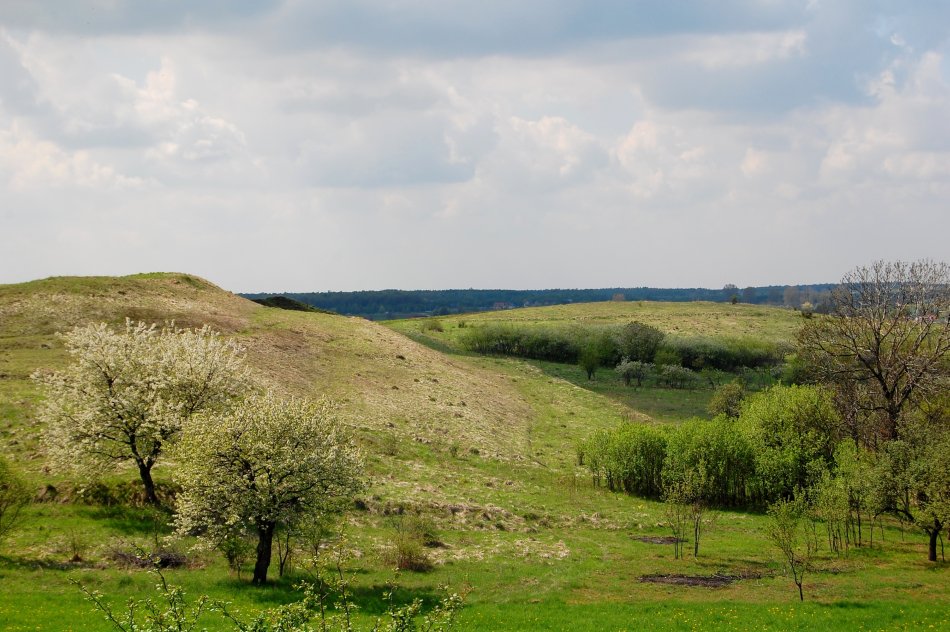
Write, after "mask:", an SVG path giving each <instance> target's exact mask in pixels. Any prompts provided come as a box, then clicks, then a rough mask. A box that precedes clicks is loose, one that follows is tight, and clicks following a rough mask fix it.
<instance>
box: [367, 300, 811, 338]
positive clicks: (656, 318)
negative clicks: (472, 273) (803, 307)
mask: <svg viewBox="0 0 950 632" xmlns="http://www.w3.org/2000/svg"><path fill="white" fill-rule="evenodd" d="M631 321H639V322H642V323H646V324H647V325H652V326H654V327H656V328H658V329H660V330H661V331H663V332H664V333H666V334H667V335H668V336H680V337H693V336H705V337H711V338H740V339H741V338H756V339H759V340H763V341H766V342H776V343H789V342H792V341H793V340H794V339H795V333H796V332H797V331H798V329H799V327H800V326H801V323H802V319H801V314H800V313H799V312H796V311H794V310H790V309H783V308H780V307H768V306H763V305H745V304H742V303H739V304H736V305H733V304H730V303H710V302H694V303H662V302H651V301H628V302H624V301H616V302H615V301H608V302H602V303H575V304H572V305H552V306H548V307H526V308H521V309H511V310H498V311H492V312H478V313H474V314H461V315H457V316H441V317H433V318H425V319H407V320H396V321H389V322H388V323H386V324H387V325H388V326H390V327H392V328H393V329H395V330H397V331H401V332H403V333H405V334H407V335H415V334H417V333H424V334H426V336H428V337H429V338H430V339H432V340H434V341H440V342H441V343H443V344H447V345H449V346H451V347H452V348H458V340H459V338H460V337H461V336H464V335H465V333H466V332H465V329H466V328H467V327H478V326H481V325H492V324H508V325H513V326H524V327H571V326H588V325H622V324H625V323H629V322H631ZM435 322H437V323H439V324H440V325H441V328H442V331H438V330H437V328H434V327H433V326H432V323H435Z"/></svg>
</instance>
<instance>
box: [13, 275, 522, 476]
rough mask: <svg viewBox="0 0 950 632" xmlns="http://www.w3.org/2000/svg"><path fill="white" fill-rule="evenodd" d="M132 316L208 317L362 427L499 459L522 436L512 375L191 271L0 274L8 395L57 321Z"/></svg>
mask: <svg viewBox="0 0 950 632" xmlns="http://www.w3.org/2000/svg"><path fill="white" fill-rule="evenodd" d="M125 318H131V319H134V320H145V321H149V322H159V323H161V322H164V321H169V320H174V321H175V322H176V323H177V324H178V325H181V326H199V325H201V324H204V323H209V324H211V325H212V326H213V327H214V328H215V329H217V330H219V331H221V332H223V333H224V334H226V335H229V336H232V337H234V338H236V339H237V340H238V341H240V343H241V344H242V345H244V346H245V347H246V349H247V356H248V361H249V363H250V364H251V366H253V367H254V368H255V370H256V371H257V372H258V373H259V374H260V375H261V377H263V378H264V380H266V382H268V383H269V384H270V385H271V387H272V388H276V389H279V390H283V391H286V392H288V393H289V394H295V395H306V396H311V397H320V396H322V395H329V396H331V397H332V398H334V399H337V400H340V401H341V402H343V404H344V405H343V413H344V415H345V416H346V418H347V419H348V420H350V422H351V423H353V424H354V425H356V426H358V427H359V428H361V429H363V430H372V431H376V432H395V433H403V434H406V435H410V436H416V437H418V436H420V435H427V436H429V437H438V436H444V437H452V438H453V440H455V441H456V442H460V443H461V444H463V445H464V447H465V448H469V447H474V448H476V449H478V450H479V451H480V452H481V453H482V454H486V455H490V456H492V457H495V458H502V459H512V458H517V457H518V456H519V454H520V453H521V452H522V451H523V448H524V445H525V436H526V420H527V419H528V417H530V410H529V407H528V405H527V403H526V402H525V401H524V400H523V398H522V397H521V396H520V395H519V394H518V393H517V391H516V390H515V389H514V388H513V387H512V385H511V383H510V381H507V380H504V379H501V378H500V377H499V376H497V375H493V374H491V373H489V372H487V371H483V370H479V369H476V368H473V367H471V366H461V365H459V364H457V363H454V362H452V361H451V360H450V359H447V358H446V357H444V356H442V355H441V354H439V353H437V352H434V351H432V350H430V349H428V348H426V347H423V346H421V345H418V344H415V343H413V342H411V341H409V340H408V339H406V338H405V337H403V336H401V335H399V334H397V333H395V332H393V331H391V330H389V329H387V328H384V327H381V326H378V325H375V324H373V323H370V322H368V321H365V320H362V319H355V318H344V317H339V316H331V315H326V314H317V313H302V312H290V311H284V310H278V309H273V308H267V307H262V306H260V305H257V304H255V303H253V302H251V301H249V300H246V299H243V298H240V297H238V296H236V295H234V294H231V293H229V292H226V291H224V290H222V289H220V288H218V287H216V286H214V285H212V284H211V283H209V282H207V281H204V280H203V279H199V278H197V277H193V276H189V275H183V274H150V275H135V276H131V277H123V278H107V277H102V278H96V277H90V278H52V279H46V280H42V281H34V282H30V283H24V284H19V285H8V286H0V375H2V379H0V397H2V396H4V395H6V396H7V397H8V398H9V397H10V396H13V395H14V394H15V393H19V394H20V395H23V394H24V391H30V390H31V386H30V385H29V383H28V382H26V380H27V379H28V377H29V374H30V373H32V372H33V371H34V370H37V369H42V368H47V367H54V366H57V365H59V364H60V363H61V362H63V361H64V360H65V353H64V352H63V350H62V346H61V344H60V342H59V340H58V338H57V337H56V336H55V334H56V332H60V331H66V330H68V329H70V328H72V327H75V326H77V325H83V324H86V323H90V322H98V321H106V322H109V323H113V324H115V325H117V326H121V323H122V322H123V321H124V319H125Z"/></svg>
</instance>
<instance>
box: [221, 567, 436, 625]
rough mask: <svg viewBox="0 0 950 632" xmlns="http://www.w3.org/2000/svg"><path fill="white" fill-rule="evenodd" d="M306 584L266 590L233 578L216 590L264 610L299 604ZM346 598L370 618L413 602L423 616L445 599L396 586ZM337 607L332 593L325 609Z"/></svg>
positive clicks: (281, 583)
mask: <svg viewBox="0 0 950 632" xmlns="http://www.w3.org/2000/svg"><path fill="white" fill-rule="evenodd" d="M307 581H309V580H308V579H307V578H306V577H300V576H294V577H288V576H284V577H281V578H279V579H277V580H274V581H269V582H268V583H267V585H265V586H255V585H253V584H251V582H250V580H249V579H247V578H245V579H242V580H238V579H236V578H232V579H227V580H223V581H220V582H218V586H219V587H221V588H222V589H224V590H226V591H227V592H229V593H237V594H240V595H241V596H242V597H243V598H245V599H247V600H249V601H253V602H255V603H256V604H257V605H259V606H261V607H265V608H266V607H274V606H280V605H283V604H286V603H290V602H293V601H298V600H300V599H301V598H302V597H303V592H302V591H301V590H300V589H299V588H298V587H299V585H300V584H301V583H302V582H307ZM390 590H392V596H391V602H390V601H389V600H387V598H386V595H387V593H388V592H389V591H390ZM348 595H349V601H350V603H351V604H352V605H353V606H355V607H356V608H357V610H358V612H361V613H363V614H369V615H373V616H380V615H384V614H386V612H387V611H388V610H389V608H390V604H391V605H392V606H393V607H395V608H398V607H401V606H405V605H407V604H409V603H412V602H413V601H414V600H416V599H421V600H422V612H423V613H425V612H428V611H430V610H431V609H432V608H434V607H435V606H437V605H438V604H439V602H440V601H441V600H442V598H443V597H445V594H444V593H443V592H441V591H439V590H438V589H435V588H432V587H422V588H405V587H401V586H397V587H395V588H392V587H391V586H389V585H387V584H374V585H372V586H355V587H351V588H350V589H349V590H348ZM338 604H340V595H339V594H338V593H335V594H333V595H331V597H330V599H329V604H328V605H330V606H331V607H332V606H335V605H338Z"/></svg>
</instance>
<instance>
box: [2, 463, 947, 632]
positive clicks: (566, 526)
mask: <svg viewBox="0 0 950 632" xmlns="http://www.w3.org/2000/svg"><path fill="white" fill-rule="evenodd" d="M549 489H551V490H560V492H561V494H562V495H565V496H572V500H571V501H570V502H569V503H563V504H562V505H560V507H559V506H558V505H557V504H555V511H553V512H551V513H550V514H549V515H547V516H540V517H535V518H532V520H530V521H529V522H528V524H526V525H525V526H524V527H523V528H521V529H519V530H517V531H515V530H501V529H498V528H493V526H491V525H488V524H485V525H478V526H473V525H467V526H465V527H464V528H459V526H453V522H452V520H451V519H450V518H449V517H447V516H440V517H439V520H440V524H441V525H442V526H443V528H442V530H441V531H440V539H441V540H442V541H443V542H444V546H443V547H440V548H437V549H432V550H431V552H430V553H431V555H432V557H433V559H434V560H435V562H436V565H435V567H434V570H433V571H431V572H428V573H407V572H403V573H396V572H395V571H393V570H392V568H391V564H390V563H389V562H388V558H387V555H386V551H387V548H388V538H389V535H390V534H391V533H392V530H391V526H390V522H389V519H388V518H386V517H383V516H380V515H377V514H372V513H369V512H355V513H353V514H351V516H350V518H349V520H348V521H347V522H348V523H349V524H348V525H347V526H346V531H347V533H348V537H349V538H350V546H351V547H352V548H353V549H355V551H356V553H357V557H356V558H355V559H354V560H353V561H352V562H350V563H348V565H347V567H346V571H347V574H348V575H349V576H351V577H352V581H353V589H354V590H353V594H354V602H355V603H356V605H358V606H359V607H360V611H361V615H360V621H361V622H363V623H369V622H370V621H371V620H373V619H375V617H377V616H380V615H382V614H383V613H384V612H385V602H384V601H383V594H384V592H385V590H386V587H387V583H388V582H391V581H396V582H398V584H399V585H400V587H401V588H400V590H399V591H398V593H397V596H396V598H397V600H398V601H399V602H401V603H404V602H408V601H409V600H411V599H413V598H416V597H420V598H423V599H424V600H425V601H426V603H428V604H434V603H435V602H436V601H437V599H438V598H439V595H440V594H441V592H440V586H441V585H445V584H448V585H449V586H451V587H452V588H453V589H455V590H460V589H463V588H466V587H467V588H469V589H470V590H471V592H470V593H469V596H468V599H467V603H466V607H465V609H464V611H463V615H462V619H461V625H460V629H466V630H469V629H471V630H524V629H543V630H638V629H648V630H693V629H697V630H698V629H729V630H785V629H801V630H804V629H809V628H810V629H832V628H833V629H869V630H891V629H928V627H929V626H933V628H932V629H946V626H947V620H948V619H947V617H948V609H947V606H948V605H950V594H948V588H947V574H948V572H950V568H948V566H947V565H946V564H944V563H940V564H937V565H933V564H928V563H926V562H925V561H924V557H925V556H924V540H923V538H922V537H921V536H920V534H918V533H916V532H910V531H908V532H907V533H905V534H903V536H902V534H901V532H900V530H899V529H898V528H897V525H893V524H888V525H887V528H886V530H885V534H884V538H885V539H884V544H883V546H881V545H880V543H878V544H877V545H876V547H875V548H873V549H870V548H863V549H855V550H852V552H851V553H850V554H849V555H848V556H846V557H841V558H839V557H835V556H832V555H828V554H823V555H822V556H820V558H819V560H818V563H817V567H818V570H817V572H815V573H812V574H810V575H807V576H806V580H805V594H806V602H805V603H804V604H801V603H798V600H797V593H796V590H795V587H794V585H793V584H792V582H791V579H790V578H789V577H787V576H785V575H784V573H783V571H782V568H781V566H780V564H779V563H778V561H777V559H776V558H775V556H774V555H773V552H772V551H771V548H770V547H769V546H768V544H767V542H766V541H765V539H764V536H763V535H762V531H763V529H762V527H763V522H764V518H763V517H762V516H760V515H757V514H750V513H742V512H724V513H722V514H721V515H720V516H719V521H718V524H717V527H716V528H715V529H714V530H712V531H710V532H709V534H708V535H707V536H706V538H705V539H704V541H703V542H702V546H701V549H700V557H699V558H698V559H692V558H687V559H684V560H673V555H672V547H671V546H670V545H656V544H649V543H645V542H640V541H637V540H635V539H634V537H636V536H641V535H665V530H664V529H663V528H662V527H660V526H658V525H657V522H658V521H659V520H660V519H661V507H660V506H659V505H658V504H656V503H652V502H648V501H643V500H641V499H637V498H631V497H625V496H619V495H615V494H610V493H608V492H606V491H604V490H601V489H595V488H591V487H589V486H587V485H584V484H578V485H577V486H576V487H574V488H573V491H570V490H569V489H568V487H567V486H565V485H564V484H563V482H561V481H557V480H552V481H550V482H549ZM566 507H572V508H574V511H573V512H567V511H565V509H564V508H566ZM29 521H30V522H29V524H28V528H27V529H24V530H23V531H21V532H20V533H19V534H18V535H17V536H16V537H15V538H14V539H13V540H12V541H10V542H9V543H8V544H7V546H5V549H4V550H5V553H6V554H5V555H2V556H0V629H3V630H75V631H77V632H78V631H86V630H102V629H104V627H103V626H104V624H103V621H102V619H101V616H100V615H98V614H97V613H95V612H94V611H93V610H92V607H91V605H90V604H89V603H88V602H86V601H85V600H84V599H83V598H82V596H81V594H80V593H79V591H78V589H77V588H76V587H75V586H74V585H73V584H72V583H71V580H76V581H80V582H82V583H83V584H84V585H86V586H87V587H89V588H90V589H96V590H100V591H102V592H104V593H106V594H107V595H110V597H111V599H112V603H113V604H115V605H117V606H118V605H120V604H121V603H122V602H123V600H124V599H125V598H126V597H128V596H132V595H135V596H142V595H145V594H151V593H152V587H153V585H154V583H155V581H156V580H155V577H154V576H152V575H151V574H149V573H147V572H145V571H142V570H128V569H123V568H118V567H116V565H115V563H114V562H112V561H111V560H110V556H109V551H110V550H111V549H113V548H115V547H121V546H128V544H129V543H130V542H133V541H134V542H139V543H142V544H148V543H149V542H153V541H154V537H155V534H156V533H161V534H164V533H165V530H164V529H163V527H162V521H161V520H158V521H156V520H155V519H154V516H153V514H151V513H150V512H147V511H142V510H129V509H122V508H102V507H87V506H77V505H58V504H43V505H38V506H35V507H33V508H32V510H31V515H30V517H29ZM546 525H547V526H546ZM77 535H78V537H79V538H80V539H82V540H84V546H82V545H80V546H77V544H76V543H75V542H73V541H72V540H73V538H75V537H76V536H77ZM190 544H192V542H190V541H188V540H184V541H180V542H178V543H177V544H176V546H177V547H179V548H180V550H184V551H188V550H189V546H190ZM77 551H78V555H77ZM189 559H190V566H189V568H187V569H179V570H169V571H168V573H167V574H168V578H169V579H170V581H172V582H173V583H175V584H178V585H181V586H183V587H184V588H185V589H186V591H187V592H188V593H189V595H191V596H192V597H195V596H197V595H199V594H208V595H210V596H211V597H213V598H215V599H220V600H224V601H228V602H230V603H231V604H232V607H233V608H234V609H237V610H239V611H241V612H244V613H253V612H256V611H257V610H260V609H261V608H266V607H271V606H274V605H277V604H280V603H286V602H288V601H291V600H294V599H296V598H297V596H298V594H297V593H296V591H295V590H294V588H293V586H294V584H295V583H296V582H297V581H298V580H300V579H305V578H306V577H307V576H308V574H307V572H306V570H305V569H304V564H303V562H302V559H300V558H298V560H297V564H296V566H295V571H294V574H293V576H291V577H284V578H280V579H275V581H273V582H272V583H271V584H270V585H269V586H267V587H264V588H255V587H252V586H250V585H249V583H248V580H247V574H245V575H244V577H243V578H242V579H238V578H236V577H234V576H233V575H232V574H230V573H229V572H228V571H227V569H226V568H225V565H224V564H223V561H222V560H221V559H220V557H219V556H217V555H214V554H205V553H200V552H189ZM272 572H273V574H274V575H276V569H275V568H272ZM667 573H677V574H687V575H711V574H715V573H724V574H740V573H741V574H744V575H746V576H750V577H753V578H750V579H745V580H740V581H738V582H736V583H734V584H732V585H730V586H727V587H724V588H717V589H711V588H704V587H687V586H670V585H662V584H650V583H643V582H642V581H641V577H642V576H643V575H651V574H667ZM204 623H205V625H207V626H208V627H209V629H211V630H225V629H228V628H227V627H226V626H225V625H223V623H222V622H221V621H220V620H219V619H218V618H217V617H215V616H208V617H206V620H205V622H204Z"/></svg>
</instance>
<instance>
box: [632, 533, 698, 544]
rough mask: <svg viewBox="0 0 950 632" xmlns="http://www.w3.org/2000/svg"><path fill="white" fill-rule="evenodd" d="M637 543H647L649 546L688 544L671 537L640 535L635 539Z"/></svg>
mask: <svg viewBox="0 0 950 632" xmlns="http://www.w3.org/2000/svg"><path fill="white" fill-rule="evenodd" d="M633 539H634V540H636V541H637V542H646V543H647V544H676V543H677V542H686V540H678V539H677V538H674V537H673V536H671V535H638V536H634V538H633Z"/></svg>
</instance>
